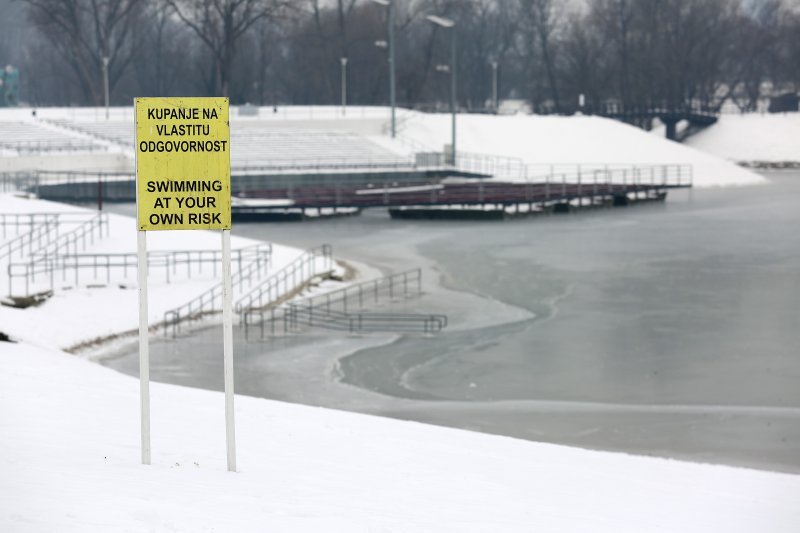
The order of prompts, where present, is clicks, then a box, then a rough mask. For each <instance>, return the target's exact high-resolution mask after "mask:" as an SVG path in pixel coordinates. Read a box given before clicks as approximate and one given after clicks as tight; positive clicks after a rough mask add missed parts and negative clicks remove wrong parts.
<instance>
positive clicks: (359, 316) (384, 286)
mask: <svg viewBox="0 0 800 533" xmlns="http://www.w3.org/2000/svg"><path fill="white" fill-rule="evenodd" d="M381 294H385V295H388V297H389V298H390V299H394V298H397V297H401V296H402V297H404V298H410V297H412V296H419V295H421V294H422V270H421V269H419V268H417V269H412V270H407V271H405V272H399V273H396V274H391V275H388V276H384V277H381V278H376V279H372V280H368V281H363V282H361V283H357V284H354V285H349V286H347V287H343V288H341V289H338V290H335V291H330V292H326V293H323V294H319V295H312V296H308V297H306V298H303V299H301V300H298V301H295V302H289V303H287V304H286V305H284V306H282V307H276V306H272V307H269V308H252V309H247V310H245V311H244V313H243V316H242V324H243V326H244V328H245V337H246V338H247V337H248V335H249V330H250V328H251V327H252V326H253V325H254V324H255V322H254V320H253V317H255V316H258V324H259V326H260V331H261V338H262V339H263V338H264V330H265V323H269V327H270V332H271V334H272V335H274V334H275V324H276V323H277V322H278V321H280V320H282V321H283V330H284V333H289V332H290V331H292V330H294V329H296V328H297V325H298V324H300V323H302V324H303V325H306V326H309V327H321V328H326V329H333V330H339V331H348V332H350V333H351V334H353V333H356V332H364V331H387V332H389V331H390V332H422V333H436V332H438V331H441V330H442V329H443V328H444V327H446V326H447V316H446V315H435V314H427V315H426V314H417V313H377V312H372V311H370V312H366V311H358V312H355V313H353V312H351V311H350V307H352V306H353V305H357V306H358V308H359V309H361V308H363V307H364V305H365V304H367V303H372V304H378V302H379V297H380V295H381ZM336 307H339V308H340V309H336ZM267 313H269V316H268V317H265V314H267Z"/></svg>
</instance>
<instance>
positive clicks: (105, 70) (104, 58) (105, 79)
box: [103, 56, 108, 120]
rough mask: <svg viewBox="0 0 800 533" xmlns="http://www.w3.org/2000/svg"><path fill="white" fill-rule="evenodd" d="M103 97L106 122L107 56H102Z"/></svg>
mask: <svg viewBox="0 0 800 533" xmlns="http://www.w3.org/2000/svg"><path fill="white" fill-rule="evenodd" d="M103 95H104V100H105V104H106V120H108V56H103Z"/></svg>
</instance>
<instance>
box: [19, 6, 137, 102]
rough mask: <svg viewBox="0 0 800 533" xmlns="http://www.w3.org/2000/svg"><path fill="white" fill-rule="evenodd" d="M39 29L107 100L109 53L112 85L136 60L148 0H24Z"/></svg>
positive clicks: (92, 92)
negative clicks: (104, 76)
mask: <svg viewBox="0 0 800 533" xmlns="http://www.w3.org/2000/svg"><path fill="white" fill-rule="evenodd" d="M22 1H23V2H25V3H26V4H27V5H28V6H29V7H30V13H31V18H32V20H33V23H34V25H35V26H36V27H37V28H38V29H39V31H40V32H41V33H42V34H43V35H44V36H45V37H46V38H47V39H48V40H49V41H50V42H51V43H52V44H53V46H54V49H55V50H56V51H57V53H58V54H59V56H60V57H61V58H62V59H63V61H64V62H66V63H67V64H68V65H69V66H70V68H71V70H72V71H73V72H74V74H75V76H76V77H77V80H78V83H79V85H80V87H81V89H82V92H83V94H85V95H87V96H88V99H89V101H91V102H92V103H94V104H95V105H100V104H102V103H103V92H104V91H103V86H102V72H103V58H108V80H109V90H113V88H114V86H115V85H116V83H117V81H118V80H119V79H120V76H121V75H122V73H123V72H124V71H125V69H126V68H127V66H128V64H129V63H130V61H131V59H132V57H133V54H134V53H135V50H136V46H135V45H134V40H135V38H136V32H135V31H134V28H135V26H136V24H137V22H138V17H139V15H140V14H141V12H142V10H143V9H144V6H145V2H144V0H22Z"/></svg>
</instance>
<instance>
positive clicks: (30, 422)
mask: <svg viewBox="0 0 800 533" xmlns="http://www.w3.org/2000/svg"><path fill="white" fill-rule="evenodd" d="M236 401H237V404H236V409H237V417H238V418H237V442H238V463H239V467H240V472H238V473H235V474H232V473H227V472H226V471H225V437H224V415H223V405H224V401H223V395H222V394H220V393H216V392H210V391H201V390H195V389H189V388H183V387H177V386H173V385H162V384H153V385H152V414H153V419H152V435H153V465H152V466H142V465H140V464H139V460H140V456H139V420H138V405H139V403H138V382H137V380H136V379H134V378H130V377H128V376H124V375H121V374H117V373H115V372H113V371H111V370H108V369H106V368H103V367H99V366H96V365H93V364H91V363H88V362H86V361H83V360H80V359H78V358H75V357H71V356H68V355H66V354H63V353H58V352H51V351H44V350H42V349H38V348H33V347H30V346H25V345H13V344H5V343H4V344H2V346H0V434H2V439H0V479H2V480H3V482H2V483H0V502H2V503H0V531H9V532H10V531H13V532H28V531H60V532H70V531H76V532H92V531H98V532H107V531H187V532H198V531H237V532H246V531H291V532H296V531H326V532H328V531H343V532H345V531H346V532H348V533H349V532H354V531H364V532H368V531H386V532H389V531H398V532H399V531H403V532H417V531H419V532H429V531H437V532H448V531H454V532H455V531H457V532H470V531H475V532H488V531H497V532H504V533H508V532H513V531H520V532H522V531H525V532H527V531H558V532H570V531H576V532H577V531H581V532H583V531H594V532H604V531H608V532H615V533H617V532H625V531H631V532H641V531H648V532H658V531H665V532H666V531H669V532H674V531H681V532H692V531H697V532H704V533H705V532H708V531H726V532H738V531H741V532H745V531H746V532H752V531H770V532H772V533H780V532H789V531H796V526H797V524H798V523H800V508H799V507H798V506H797V505H796V503H797V501H796V500H797V495H798V494H800V477H798V476H790V475H784V474H773V473H767V472H758V471H750V470H744V469H735V468H727V467H719V466H708V465H698V464H688V463H681V462H678V461H670V460H663V459H651V458H638V457H632V456H626V455H622V454H612V453H604V452H592V451H585V450H579V449H571V448H567V447H563V446H555V445H549V444H537V443H532V442H527V441H521V440H515V439H510V438H504V437H497V436H490V435H483V434H479V433H471V432H466V431H459V430H453V429H446V428H438V427H433V426H426V425H423V424H418V423H412V422H401V421H396V420H390V419H381V418H377V417H370V416H365V415H359V414H351V413H344V412H336V411H331V410H327V409H319V408H313V407H306V406H299V405H291V404H285V403H280V402H274V401H268V400H262V399H256V398H248V397H238V398H237V400H236Z"/></svg>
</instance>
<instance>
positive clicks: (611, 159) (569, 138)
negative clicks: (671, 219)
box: [402, 114, 765, 187]
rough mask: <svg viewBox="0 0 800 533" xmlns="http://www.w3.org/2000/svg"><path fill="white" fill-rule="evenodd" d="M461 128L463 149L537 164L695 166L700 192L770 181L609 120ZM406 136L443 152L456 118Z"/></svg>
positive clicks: (498, 119)
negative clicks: (716, 187)
mask: <svg viewBox="0 0 800 533" xmlns="http://www.w3.org/2000/svg"><path fill="white" fill-rule="evenodd" d="M457 124H458V126H457V132H456V133H457V148H458V150H460V151H466V152H475V153H482V154H491V155H502V156H508V157H518V158H520V159H522V160H523V161H525V162H526V163H528V164H531V165H562V164H573V165H577V164H587V165H598V164H607V165H616V164H626V165H630V164H641V165H657V164H689V165H692V167H693V169H694V184H695V186H698V187H711V186H726V185H751V184H757V183H763V182H764V181H765V179H764V178H763V177H761V176H759V175H757V174H755V173H753V172H750V171H749V170H746V169H743V168H741V167H738V166H737V165H734V164H733V163H730V162H728V161H724V160H721V159H719V158H717V157H714V156H712V155H708V154H705V153H703V152H701V151H699V150H696V149H693V148H689V147H687V146H684V145H681V144H679V143H676V142H672V141H668V140H666V139H662V138H659V137H656V136H654V135H649V134H648V133H647V132H645V131H643V130H641V129H639V128H636V127H634V126H630V125H628V124H624V123H622V122H619V121H616V120H611V119H606V118H600V117H591V116H585V117H583V116H576V117H550V116H535V115H533V116H530V115H514V116H493V115H459V116H458V122H457ZM402 135H404V136H407V137H409V138H411V139H413V140H414V141H417V142H420V143H424V144H427V145H429V146H430V147H432V148H435V149H437V150H441V149H442V146H444V145H445V144H449V143H450V116H449V115H445V114H440V115H417V116H416V117H415V118H413V119H410V120H409V121H408V122H406V124H405V129H404V130H403V132H402Z"/></svg>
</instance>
